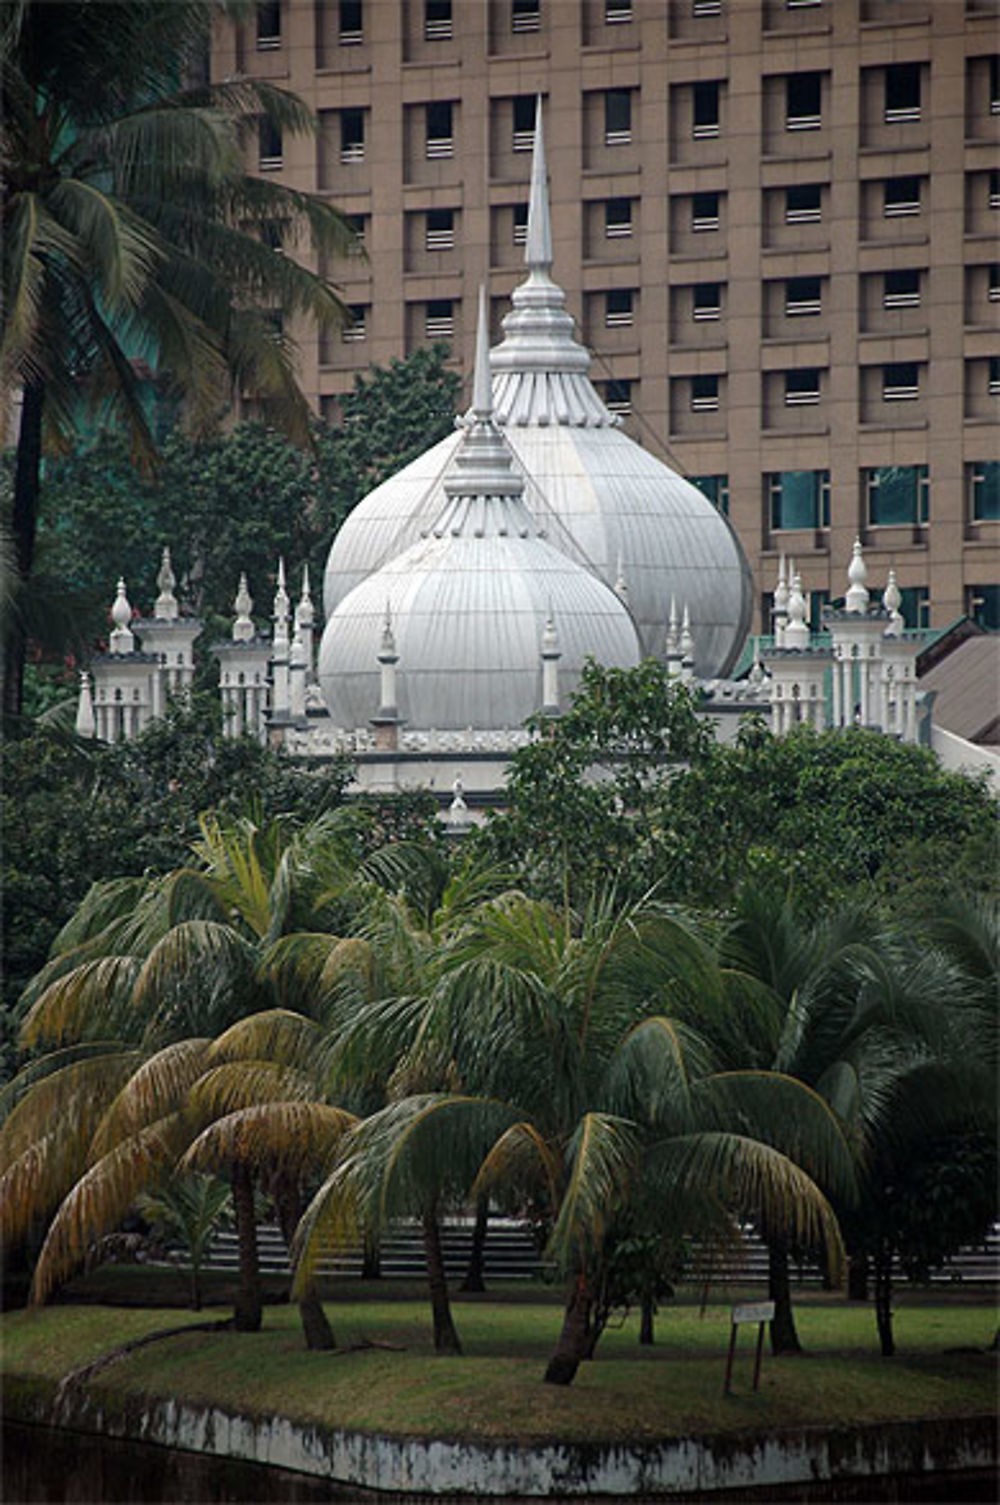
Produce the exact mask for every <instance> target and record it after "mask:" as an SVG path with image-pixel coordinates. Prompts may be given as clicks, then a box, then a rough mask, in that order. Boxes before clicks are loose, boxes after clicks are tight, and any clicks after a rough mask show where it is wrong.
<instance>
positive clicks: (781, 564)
mask: <svg viewBox="0 0 1000 1505" xmlns="http://www.w3.org/2000/svg"><path fill="white" fill-rule="evenodd" d="M787 621H788V576H787V574H786V572H785V556H784V554H781V555H780V556H779V558H778V583H777V585H776V586H775V587H774V646H775V648H783V647H784V643H785V623H786V622H787Z"/></svg>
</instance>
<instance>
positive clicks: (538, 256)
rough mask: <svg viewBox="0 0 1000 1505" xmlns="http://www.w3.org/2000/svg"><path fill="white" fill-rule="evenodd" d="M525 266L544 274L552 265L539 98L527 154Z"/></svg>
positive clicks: (539, 98)
mask: <svg viewBox="0 0 1000 1505" xmlns="http://www.w3.org/2000/svg"><path fill="white" fill-rule="evenodd" d="M524 263H525V266H528V267H531V268H532V269H533V270H535V269H537V270H539V271H543V272H547V271H548V269H549V267H550V266H551V265H552V225H551V221H550V218H549V185H548V172H547V170H546V166H545V141H544V138H543V135H542V96H541V95H540V94H539V95H538V96H537V98H536V101H535V142H534V148H533V150H532V153H531V193H530V195H529V198H528V234H527V239H526V240H525V245H524Z"/></svg>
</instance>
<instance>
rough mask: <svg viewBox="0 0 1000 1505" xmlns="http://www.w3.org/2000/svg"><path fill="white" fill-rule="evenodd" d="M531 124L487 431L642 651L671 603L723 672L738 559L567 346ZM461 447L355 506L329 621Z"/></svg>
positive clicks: (404, 534)
mask: <svg viewBox="0 0 1000 1505" xmlns="http://www.w3.org/2000/svg"><path fill="white" fill-rule="evenodd" d="M540 124H541V123H540V121H539V123H538V126H537V127H536V131H535V156H534V162H533V168H532V188H531V200H530V204H529V217H528V242H527V245H526V251H525V254H526V261H527V264H528V275H527V278H526V280H525V281H524V282H523V283H522V284H521V286H520V287H518V288H515V290H514V293H513V295H512V303H513V307H512V310H511V312H510V313H508V314H507V316H506V317H505V319H504V321H503V330H504V338H503V340H502V342H501V343H500V344H499V345H498V346H496V347H495V348H494V349H493V350H492V351H491V352H490V366H491V368H492V387H493V406H494V414H495V419H496V422H497V424H498V425H499V426H500V427H501V428H502V429H503V432H504V434H505V436H506V438H507V440H508V442H509V444H510V448H511V450H512V452H513V455H514V460H515V464H516V466H517V468H518V470H519V471H520V473H521V474H522V475H523V476H524V478H525V500H526V502H527V504H528V506H529V508H530V509H531V511H532V512H533V513H534V515H535V517H536V518H537V520H538V523H539V525H540V526H541V527H543V528H544V529H545V530H546V532H547V535H548V537H549V539H550V541H551V543H553V544H554V545H555V546H556V547H557V548H559V549H560V550H562V551H563V552H564V553H566V554H567V555H568V556H569V557H570V558H572V559H573V560H575V561H576V563H578V564H580V565H583V566H584V568H586V569H587V570H588V571H589V572H591V573H593V574H597V575H599V576H600V578H601V579H602V580H604V581H605V582H606V583H607V584H608V585H609V586H612V585H613V584H614V582H615V579H616V578H617V576H618V573H619V568H620V569H621V572H622V574H623V576H624V578H625V579H626V580H627V581H628V592H629V606H630V608H631V612H632V615H633V618H634V620H635V623H636V626H637V628H638V630H639V633H640V638H641V642H642V651H643V652H644V653H645V654H650V655H657V656H661V657H662V655H663V653H664V649H665V624H664V620H663V619H664V610H665V607H666V604H667V603H668V602H669V601H670V599H671V597H676V599H677V600H679V601H686V602H687V603H688V607H689V610H690V614H691V621H692V625H693V628H694V631H695V636H696V643H697V651H696V655H695V672H696V673H697V674H698V675H699V676H701V677H703V678H716V677H725V675H726V674H728V672H729V670H730V668H731V667H732V665H733V663H734V662H735V660H736V657H737V655H738V654H739V652H740V649H741V648H742V645H743V641H744V639H745V637H746V634H747V631H748V629H749V625H750V615H751V611H752V605H753V585H752V580H751V576H750V570H749V567H748V565H747V561H746V557H745V555H744V553H743V549H742V547H741V545H740V542H739V540H738V538H737V537H736V534H735V533H734V532H733V530H732V528H731V527H730V525H729V523H728V521H727V520H726V518H724V517H723V516H722V515H721V513H719V512H718V511H717V510H716V508H715V507H714V506H713V505H712V503H711V502H710V501H709V500H708V498H707V497H705V496H704V495H703V494H702V492H701V491H699V490H698V488H697V487H696V486H694V485H692V483H691V482H690V481H687V480H685V479H684V478H683V477H682V476H680V475H678V474H677V473H676V472H675V471H672V470H671V469H670V468H669V467H668V466H667V465H664V464H663V462H662V461H661V460H658V459H657V458H656V457H655V456H654V455H652V454H650V453H649V451H648V450H645V449H643V448H642V446H641V445H639V444H636V443H635V442H634V441H633V440H632V439H630V438H628V436H627V435H626V434H624V433H623V432H622V431H621V428H620V427H619V426H618V420H617V419H616V418H615V417H614V416H613V415H612V414H611V413H610V412H609V411H608V409H607V408H606V407H605V405H604V403H603V402H602V401H601V399H600V397H599V395H598V393H597V391H596V390H595V388H594V385H593V383H592V382H591V380H590V376H589V369H590V354H589V352H588V351H587V350H586V349H585V348H584V347H583V346H582V345H580V344H578V342H577V341H576V339H575V337H574V333H573V320H572V318H571V316H570V315H569V313H568V312H567V310H566V308H565V301H566V298H565V293H564V292H563V290H562V289H561V288H560V287H558V286H557V285H556V283H554V282H553V281H552V279H551V276H550V268H551V263H552V245H551V235H550V234H549V231H548V202H547V192H546V188H545V166H544V147H543V143H542V134H541V128H540ZM465 421H466V422H468V419H466V420H465ZM459 443H460V435H455V434H453V435H449V436H448V438H446V439H443V440H442V441H441V442H440V443H439V444H436V445H435V446H434V447H433V448H431V449H430V450H428V451H427V452H426V453H425V454H423V455H421V456H419V457H418V458H417V459H416V460H414V461H412V462H411V464H409V465H407V466H406V467H405V468H404V469H403V470H401V471H400V472H399V473H398V474H397V475H395V476H393V477H391V478H390V479H389V480H388V481H385V482H383V484H382V485H381V486H378V487H377V488H376V489H375V490H374V491H373V492H371V493H370V494H369V495H368V496H367V497H365V498H364V499H363V500H362V501H361V502H360V503H359V504H358V506H357V507H355V508H354V510H353V512H352V513H351V514H350V516H349V517H348V518H347V519H346V521H345V522H344V524H343V526H342V527H341V529H340V531H339V533H338V534H337V537H336V539H335V540H334V543H333V547H332V549H331V551H330V556H329V560H328V563H327V568H326V577H325V582H324V602H325V606H326V611H327V615H328V616H329V615H330V614H331V613H332V612H333V611H334V610H335V609H336V607H337V604H338V602H340V601H342V600H343V599H344V597H345V596H346V595H347V593H348V592H349V591H350V590H351V589H352V588H353V587H355V586H356V585H357V584H358V582H359V581H360V580H362V579H363V578H364V577H365V576H366V575H368V574H370V573H371V572H372V571H373V570H375V569H378V568H380V567H381V566H382V565H384V564H385V563H386V562H387V560H388V559H389V558H390V557H391V556H392V555H394V554H397V553H398V552H399V551H400V550H402V549H404V548H406V547H407V546H408V545H410V544H412V543H413V542H414V541H415V540H416V539H417V538H418V537H419V536H420V533H421V531H422V530H426V529H427V528H428V527H429V525H430V522H431V520H432V519H433V518H435V517H436V516H437V515H438V512H439V510H440V507H441V501H442V493H443V485H444V477H445V475H446V474H447V472H448V469H449V466H450V464H451V461H452V459H453V457H454V455H455V452H456V450H457V447H458V445H459ZM560 630H562V620H561V617H560Z"/></svg>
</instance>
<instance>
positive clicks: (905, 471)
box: [865, 465, 930, 528]
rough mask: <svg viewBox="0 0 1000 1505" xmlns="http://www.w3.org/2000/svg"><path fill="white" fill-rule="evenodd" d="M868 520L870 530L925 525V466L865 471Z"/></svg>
mask: <svg viewBox="0 0 1000 1505" xmlns="http://www.w3.org/2000/svg"><path fill="white" fill-rule="evenodd" d="M865 488H866V491H867V494H868V521H869V523H870V524H871V526H872V527H873V528H893V527H898V526H900V525H902V524H906V523H909V524H911V525H912V524H915V523H916V524H920V523H926V521H927V519H928V516H929V513H930V477H929V475H928V471H927V466H926V465H880V466H876V467H875V468H874V469H872V470H867V471H865Z"/></svg>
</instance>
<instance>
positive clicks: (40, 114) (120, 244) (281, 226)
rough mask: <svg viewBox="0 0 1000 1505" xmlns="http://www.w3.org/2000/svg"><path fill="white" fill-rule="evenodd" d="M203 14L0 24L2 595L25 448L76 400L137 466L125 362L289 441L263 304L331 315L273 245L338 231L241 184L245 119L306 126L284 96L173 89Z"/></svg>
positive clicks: (113, 10) (208, 407)
mask: <svg viewBox="0 0 1000 1505" xmlns="http://www.w3.org/2000/svg"><path fill="white" fill-rule="evenodd" d="M214 10H215V7H214V5H213V4H212V3H210V0H169V3H163V0H120V3H117V4H115V5H113V6H107V5H82V4H76V3H72V0H44V3H43V0H17V3H15V4H12V5H8V6H6V7H4V8H3V14H2V16H0V70H2V76H0V94H2V111H0V118H2V133H3V136H2V142H3V159H4V178H5V192H4V195H3V202H2V206H0V237H2V243H3V258H2V264H3V270H2V279H3V280H2V290H3V326H2V338H0V392H2V393H3V394H8V393H9V392H10V390H11V389H12V388H13V387H20V389H21V394H22V403H21V425H20V433H19V438H18V444H17V459H16V468H15V478H14V500H13V512H12V517H11V534H12V538H13V544H14V553H15V563H16V568H17V573H18V578H19V581H20V582H21V586H22V589H23V587H25V586H26V585H27V582H28V581H29V580H30V577H31V571H32V566H33V562H34V551H35V533H36V524H37V516H38V498H39V476H40V464H41V457H42V451H43V444H44V443H45V442H46V439H48V440H51V441H53V442H62V443H65V442H67V441H68V439H69V438H70V436H71V435H72V432H73V426H74V417H75V412H76V410H77V408H78V404H79V400H80V398H81V397H84V396H86V397H87V398H88V399H89V400H90V401H91V402H92V403H94V404H97V405H103V406H108V405H110V406H111V407H112V408H113V409H115V410H116V411H117V412H118V413H119V414H120V415H121V416H122V417H123V418H124V421H125V422H126V424H127V426H128V430H129V432H130V434H131V435H132V439H133V444H134V447H135V451H136V455H137V457H138V458H139V459H140V460H142V461H143V462H145V463H147V464H152V463H154V461H155V446H154V443H153V439H152V435H151V433H150V429H149V426H148V424H147V421H146V418H145V416H144V412H143V407H142V402H141V392H140V385H141V384H140V381H139V378H138V376H137V370H136V362H137V361H139V360H141V361H142V362H144V363H145V365H146V366H147V367H151V368H152V369H153V370H154V371H155V372H156V374H157V375H158V376H159V377H160V378H161V379H162V380H163V381H164V382H166V383H168V384H169V387H170V390H171V391H172V392H173V393H174V394H176V395H177V396H178V397H179V398H181V399H182V400H183V402H184V404H185V405H186V407H187V410H188V412H189V414H190V417H191V420H192V422H193V423H194V424H195V426H196V427H199V428H205V427H207V426H208V425H210V424H212V423H214V422H215V421H217V419H218V417H219V416H220V415H221V414H222V413H223V412H224V410H225V409H226V407H227V403H228V399H229V396H230V394H231V391H232V390H233V389H234V388H235V389H236V390H238V391H241V392H248V391H252V392H254V393H257V394H259V395H260V396H261V397H262V398H263V399H264V400H266V401H267V403H268V404H269V408H268V411H269V412H270V414H271V415H272V416H273V418H274V419H275V420H277V421H280V422H281V423H282V424H283V426H285V427H286V428H287V429H288V431H289V433H290V434H291V435H292V436H293V437H296V438H298V439H299V440H300V441H304V440H305V438H306V433H307V418H308V409H307V406H306V402H305V399H304V397H303V395H302V394H301V392H300V391H299V388H298V386H297V382H296V376H295V350H294V345H293V343H292V341H291V340H290V338H289V337H288V336H287V335H286V334H285V333H284V332H283V331H280V330H277V329H276V328H275V324H274V320H273V318H272V317H271V316H270V312H269V310H272V309H274V308H278V309H280V310H281V311H282V313H283V314H284V315H285V316H286V317H287V316H289V315H291V316H293V317H294V316H296V315H299V314H303V315H306V316H308V317H309V318H310V319H311V320H313V321H317V322H318V323H319V325H320V326H321V327H330V326H332V325H334V324H336V323H338V322H339V321H340V320H341V318H342V316H343V307H342V305H341V303H340V300H339V299H338V297H337V296H336V294H335V293H334V291H333V290H332V289H331V287H330V286H329V285H328V284H327V283H326V282H325V281H324V280H323V279H322V278H320V277H319V276H317V275H316V274H314V273H312V272H310V271H308V270H307V269H306V268H305V267H303V266H302V265H301V263H300V262H299V261H298V260H297V259H296V258H294V257H291V256H283V255H281V254H279V250H280V243H281V240H282V238H284V239H285V240H287V241H289V242H291V241H293V240H298V239H300V238H305V239H308V240H311V241H312V242H313V243H314V244H316V245H317V246H319V247H321V248H325V249H326V250H329V251H333V252H338V251H343V250H345V249H346V248H347V247H348V245H349V244H350V243H351V241H352V234H351V232H350V230H349V228H348V226H347V223H346V221H345V220H344V218H343V216H342V215H341V214H340V213H339V212H338V211H337V210H335V209H334V208H333V207H332V206H330V205H329V204H327V203H326V202H325V201H323V200H321V199H319V198H316V197H314V196H312V195H309V194H303V193H298V192H296V191H294V190H292V189H290V188H287V187H284V186H282V185H279V184H275V183H273V182H270V181H267V180H265V179H262V178H259V177H251V176H249V175H248V174H247V173H246V171H245V166H244V137H245V134H246V131H247V129H248V128H250V127H254V128H256V125H257V123H258V121H260V120H262V119H263V120H265V121H266V122H268V123H269V125H270V127H271V128H272V129H276V130H278V131H281V132H285V133H289V134H291V133H294V132H303V131H309V130H312V129H314V128H315V121H314V119H313V117H312V116H311V114H310V112H309V111H308V110H307V109H306V107H305V106H304V105H303V104H302V103H301V101H300V100H298V99H297V98H296V97H295V96H293V95H290V94H288V93H286V92H285V91H283V90H281V89H278V88H275V87H274V86H273V85H270V84H267V83H264V82H262V81H258V80H250V79H239V80H229V81H226V82H225V83H222V84H216V85H207V84H197V85H188V84H185V83H184V82H183V81H184V80H189V79H193V78H195V77H196V76H197V65H198V61H199V58H200V57H202V56H204V54H205V51H206V49H207V41H208V32H209V28H210V26H211V23H212V17H213V12H214ZM275 246H277V247H278V248H279V249H275ZM24 646H25V639H24V627H23V619H22V618H21V617H19V616H18V615H16V614H15V615H12V617H11V619H10V631H9V633H8V642H7V650H6V654H5V659H4V685H3V704H4V708H5V710H6V711H9V712H13V713H17V712H18V711H19V710H20V704H21V684H22V675H23V660H24Z"/></svg>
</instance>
